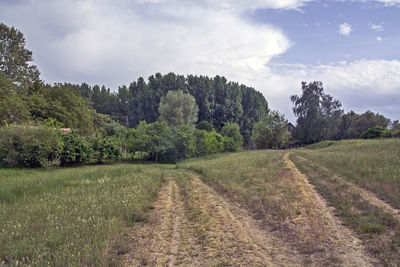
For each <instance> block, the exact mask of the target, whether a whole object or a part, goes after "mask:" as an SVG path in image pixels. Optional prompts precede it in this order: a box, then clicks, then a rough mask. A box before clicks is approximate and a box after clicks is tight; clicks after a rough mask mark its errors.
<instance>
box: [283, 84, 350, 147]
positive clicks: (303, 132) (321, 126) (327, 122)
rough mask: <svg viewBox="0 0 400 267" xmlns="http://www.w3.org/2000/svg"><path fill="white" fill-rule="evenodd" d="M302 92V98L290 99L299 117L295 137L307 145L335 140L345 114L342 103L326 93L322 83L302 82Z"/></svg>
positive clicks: (293, 97)
mask: <svg viewBox="0 0 400 267" xmlns="http://www.w3.org/2000/svg"><path fill="white" fill-rule="evenodd" d="M301 90H302V95H301V96H298V95H293V96H291V98H290V99H291V100H292V102H293V104H294V107H293V112H294V114H295V115H296V116H297V126H296V132H295V137H296V138H298V139H300V140H302V141H303V142H305V143H307V144H311V143H315V142H319V141H322V140H326V139H331V138H334V133H335V132H336V128H337V127H338V123H339V122H340V116H341V114H342V113H343V111H342V110H341V109H340V107H341V104H340V102H339V101H338V100H336V99H333V97H332V96H330V95H327V94H325V93H324V89H323V87H322V83H321V82H312V83H309V84H307V83H306V82H302V84H301Z"/></svg>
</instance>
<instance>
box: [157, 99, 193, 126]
mask: <svg viewBox="0 0 400 267" xmlns="http://www.w3.org/2000/svg"><path fill="white" fill-rule="evenodd" d="M158 111H159V113H160V118H159V119H160V121H166V122H167V123H168V125H169V126H170V127H171V128H172V129H177V128H178V127H179V126H181V125H188V126H194V124H195V123H196V121H197V114H198V112H199V108H198V107H197V104H196V101H195V99H194V97H193V96H191V95H189V94H185V93H183V92H182V91H170V92H168V93H167V95H166V96H165V97H162V98H161V102H160V106H159V108H158Z"/></svg>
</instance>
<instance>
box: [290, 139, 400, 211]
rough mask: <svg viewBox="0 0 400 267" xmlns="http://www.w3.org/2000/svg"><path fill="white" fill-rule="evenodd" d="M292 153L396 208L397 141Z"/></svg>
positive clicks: (399, 177) (399, 189)
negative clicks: (368, 191)
mask: <svg viewBox="0 0 400 267" xmlns="http://www.w3.org/2000/svg"><path fill="white" fill-rule="evenodd" d="M320 147H322V148H321V149H302V150H298V151H297V152H296V155H300V156H302V157H304V158H306V159H308V160H311V161H312V162H315V163H318V164H321V165H323V166H324V167H326V168H327V169H329V170H330V172H331V173H332V174H337V175H339V176H341V177H343V178H345V179H347V180H349V181H351V182H353V183H355V184H357V185H359V186H362V187H364V188H366V189H368V190H370V191H372V192H374V193H376V194H377V195H378V196H379V197H380V198H382V199H385V200H386V201H388V202H390V203H391V204H392V205H393V206H394V207H396V208H400V139H382V140H345V141H340V142H335V143H334V144H330V145H329V146H318V145H317V146H315V148H320Z"/></svg>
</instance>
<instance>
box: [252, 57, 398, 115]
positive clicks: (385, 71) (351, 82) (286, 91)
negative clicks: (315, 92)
mask: <svg viewBox="0 0 400 267" xmlns="http://www.w3.org/2000/svg"><path fill="white" fill-rule="evenodd" d="M398 73H400V61H398V60H359V61H354V62H344V61H342V62H338V63H337V64H331V65H319V66H307V65H302V64H288V65H278V66H272V70H270V71H269V72H268V74H267V75H266V76H269V77H271V78H270V80H271V81H272V82H269V83H268V84H269V85H270V86H268V87H263V86H262V85H261V84H260V86H259V88H268V89H264V91H263V93H264V95H266V96H267V99H268V100H269V101H270V102H269V103H271V104H272V105H273V107H274V108H279V110H281V111H282V112H284V113H285V114H287V115H288V117H289V118H290V119H291V120H292V121H294V117H293V115H292V113H291V103H290V102H289V96H290V95H293V94H300V93H301V89H300V82H301V81H307V82H312V81H322V82H323V85H324V88H325V91H326V92H327V93H328V94H330V95H332V96H333V97H334V98H337V99H339V100H340V101H341V102H342V103H343V106H344V108H345V110H346V111H349V110H350V109H352V110H355V111H356V112H364V111H366V110H368V109H370V110H373V111H375V112H379V113H383V114H384V115H385V116H389V117H391V118H393V119H396V116H397V118H398V117H399V114H400V106H399V105H398V103H399V101H400V76H399V75H398ZM264 79H267V78H266V77H265V78H264ZM270 88H278V89H276V90H273V91H272V92H271V89H270Z"/></svg>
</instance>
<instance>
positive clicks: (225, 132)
mask: <svg viewBox="0 0 400 267" xmlns="http://www.w3.org/2000/svg"><path fill="white" fill-rule="evenodd" d="M221 134H222V136H224V148H225V151H237V150H238V149H239V148H240V147H241V146H242V145H243V137H242V135H241V134H240V128H239V125H237V124H236V123H227V124H226V125H225V126H224V127H222V129H221Z"/></svg>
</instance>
